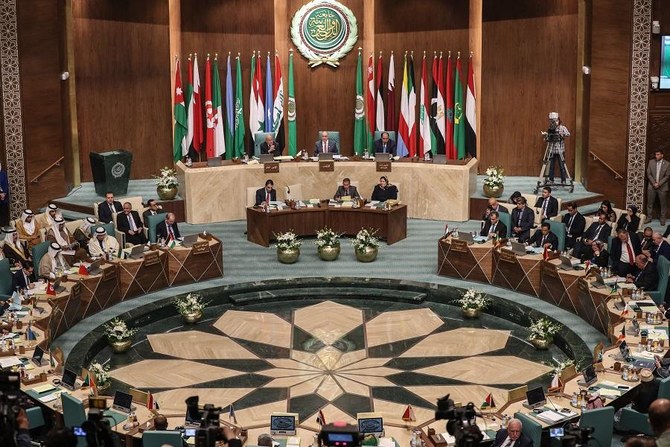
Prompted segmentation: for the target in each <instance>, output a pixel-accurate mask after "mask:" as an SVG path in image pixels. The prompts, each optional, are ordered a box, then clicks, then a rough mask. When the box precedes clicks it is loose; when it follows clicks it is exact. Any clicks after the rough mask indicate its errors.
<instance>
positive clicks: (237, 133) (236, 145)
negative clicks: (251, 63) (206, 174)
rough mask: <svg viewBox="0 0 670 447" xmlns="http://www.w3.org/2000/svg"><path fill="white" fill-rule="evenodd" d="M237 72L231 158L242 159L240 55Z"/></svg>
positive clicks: (242, 109)
mask: <svg viewBox="0 0 670 447" xmlns="http://www.w3.org/2000/svg"><path fill="white" fill-rule="evenodd" d="M236 60H237V70H236V75H235V127H234V131H233V135H234V141H233V157H237V158H242V157H244V127H245V126H244V104H243V102H242V101H243V99H242V95H243V92H242V65H241V63H240V55H239V53H238V55H237V58H236Z"/></svg>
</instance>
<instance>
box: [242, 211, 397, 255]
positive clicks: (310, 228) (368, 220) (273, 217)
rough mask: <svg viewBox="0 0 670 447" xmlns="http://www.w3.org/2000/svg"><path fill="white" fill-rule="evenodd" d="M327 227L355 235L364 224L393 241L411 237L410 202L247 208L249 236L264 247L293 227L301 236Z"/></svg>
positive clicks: (380, 236)
mask: <svg viewBox="0 0 670 447" xmlns="http://www.w3.org/2000/svg"><path fill="white" fill-rule="evenodd" d="M325 227H328V228H330V229H331V230H333V231H334V232H336V233H342V234H345V235H347V236H355V235H356V234H357V233H358V232H359V231H360V230H361V228H367V229H370V228H371V229H373V230H377V233H376V236H377V237H379V238H381V239H385V240H386V243H387V244H389V245H391V244H394V243H396V242H398V241H400V240H403V239H405V238H406V237H407V206H406V205H397V206H394V207H392V208H391V209H390V210H388V211H387V210H383V209H376V208H368V207H363V208H341V207H333V206H326V205H325V204H324V205H323V206H321V207H319V206H316V207H314V208H306V207H304V208H301V209H299V210H291V209H288V208H285V209H283V210H273V211H270V212H269V213H266V212H263V210H262V209H261V208H251V207H249V208H247V240H248V241H250V242H253V243H255V244H258V245H262V246H264V247H269V246H270V241H271V240H274V239H275V236H274V235H275V234H278V233H284V232H286V231H293V232H294V233H295V234H296V235H298V236H314V235H316V232H317V231H319V230H321V229H322V228H325Z"/></svg>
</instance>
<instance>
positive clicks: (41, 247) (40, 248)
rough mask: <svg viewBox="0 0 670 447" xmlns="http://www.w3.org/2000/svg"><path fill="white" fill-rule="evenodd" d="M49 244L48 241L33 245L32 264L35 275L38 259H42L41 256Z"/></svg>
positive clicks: (38, 267)
mask: <svg viewBox="0 0 670 447" xmlns="http://www.w3.org/2000/svg"><path fill="white" fill-rule="evenodd" d="M49 245H50V243H49V242H40V243H39V244H37V245H35V246H34V247H33V265H34V266H35V276H38V275H39V273H38V272H39V269H40V261H41V260H42V256H44V255H45V254H47V251H49Z"/></svg>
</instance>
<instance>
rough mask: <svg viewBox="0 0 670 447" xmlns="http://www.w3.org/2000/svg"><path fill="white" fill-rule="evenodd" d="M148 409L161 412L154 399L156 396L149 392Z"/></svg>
mask: <svg viewBox="0 0 670 447" xmlns="http://www.w3.org/2000/svg"><path fill="white" fill-rule="evenodd" d="M147 408H148V409H149V410H160V407H159V406H158V401H157V400H156V399H154V395H153V394H151V391H147Z"/></svg>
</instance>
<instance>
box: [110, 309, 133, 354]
mask: <svg viewBox="0 0 670 447" xmlns="http://www.w3.org/2000/svg"><path fill="white" fill-rule="evenodd" d="M136 333H137V329H129V328H128V325H127V324H126V322H125V321H123V320H122V319H120V318H118V317H117V318H114V319H113V320H112V321H110V322H109V323H107V324H105V337H107V342H108V343H109V344H110V346H111V347H112V349H113V350H114V352H116V353H119V352H124V351H127V350H128V348H130V346H131V345H132V343H133V341H132V337H133V335H135V334H136Z"/></svg>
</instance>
